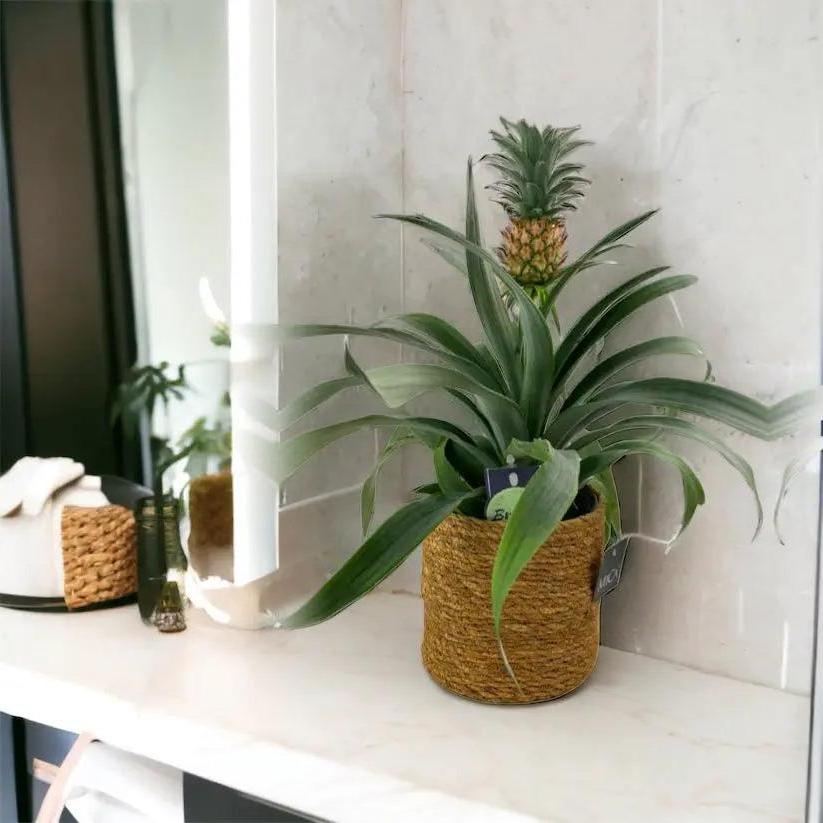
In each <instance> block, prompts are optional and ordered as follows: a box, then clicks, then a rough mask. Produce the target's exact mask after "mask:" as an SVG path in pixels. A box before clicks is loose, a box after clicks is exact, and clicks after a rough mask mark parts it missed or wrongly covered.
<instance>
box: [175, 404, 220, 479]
mask: <svg viewBox="0 0 823 823" xmlns="http://www.w3.org/2000/svg"><path fill="white" fill-rule="evenodd" d="M177 448H178V451H181V452H185V453H186V456H187V457H188V461H187V462H186V466H185V470H186V474H188V476H189V477H197V476H199V475H201V474H205V473H206V471H207V463H208V459H209V457H216V458H217V459H218V468H219V469H220V470H223V469H226V468H228V467H229V465H230V463H231V430H230V429H228V428H226V427H225V426H224V425H223V424H222V423H221V422H220V421H218V422H216V423H215V424H214V425H213V426H209V423H208V421H207V420H206V418H205V417H198V418H197V420H195V421H194V423H192V424H191V426H189V428H188V429H186V431H184V432H183V434H182V435H181V436H180V440H179V441H178V443H177Z"/></svg>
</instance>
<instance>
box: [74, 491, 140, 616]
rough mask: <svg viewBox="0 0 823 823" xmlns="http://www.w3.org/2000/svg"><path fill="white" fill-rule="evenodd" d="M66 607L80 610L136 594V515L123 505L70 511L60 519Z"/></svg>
mask: <svg viewBox="0 0 823 823" xmlns="http://www.w3.org/2000/svg"><path fill="white" fill-rule="evenodd" d="M61 532H62V537H63V591H64V597H65V600H66V606H68V608H69V609H80V608H83V607H85V606H92V605H95V604H97V603H103V602H105V601H107V600H117V599H119V598H121V597H126V596H128V595H131V594H134V593H135V592H136V591H137V538H136V532H135V525H134V515H133V514H132V513H131V511H129V510H128V509H127V508H125V507H124V506H100V507H98V508H86V507H83V506H66V507H65V508H64V509H63V516H62V520H61Z"/></svg>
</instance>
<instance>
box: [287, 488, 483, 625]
mask: <svg viewBox="0 0 823 823" xmlns="http://www.w3.org/2000/svg"><path fill="white" fill-rule="evenodd" d="M478 491H479V490H478ZM478 491H470V492H466V493H465V494H463V495H457V496H454V497H445V496H443V495H441V494H431V495H428V496H426V497H423V498H420V499H419V500H415V501H414V502H412V503H409V504H408V505H406V506H404V507H403V508H402V509H399V510H398V511H396V512H395V513H394V514H393V515H392V516H391V517H389V519H388V520H386V521H385V522H384V523H383V524H382V525H381V526H379V527H378V528H377V529H376V530H375V531H374V534H372V535H371V536H370V537H368V538H367V539H366V541H365V542H364V543H363V545H361V546H360V548H359V549H357V551H356V552H355V553H354V554H353V555H352V556H351V557H350V558H349V559H348V560H347V561H346V562H345V563H344V564H343V566H341V568H340V569H339V570H338V571H337V572H336V573H335V574H334V575H333V576H332V577H331V578H330V579H329V580H328V581H327V582H326V583H325V584H324V585H323V586H322V587H321V588H320V589H319V591H318V592H317V593H316V594H315V595H314V596H313V597H312V598H311V599H310V600H309V601H308V602H307V603H306V604H305V605H303V606H301V607H300V608H299V609H298V610H297V611H296V612H294V613H293V614H291V615H289V616H288V617H287V618H285V619H284V620H283V621H282V624H281V625H282V626H284V627H286V628H290V629H296V628H302V627H304V626H312V625H314V624H316V623H320V622H322V621H323V620H328V619H329V618H330V617H334V615H336V614H338V613H339V612H341V611H343V609H345V608H346V607H347V606H350V605H351V604H352V603H354V602H355V601H356V600H359V599H360V598H361V597H362V596H363V595H364V594H367V593H368V592H370V591H371V590H372V589H373V588H374V587H375V586H377V584H378V583H380V582H381V581H383V580H384V579H385V578H386V577H388V575H389V574H391V572H393V571H394V570H395V569H396V568H397V567H398V566H399V565H400V564H401V563H402V562H403V561H404V560H405V559H406V558H407V557H408V556H409V555H410V554H411V553H412V552H413V551H414V550H415V548H417V546H418V545H419V544H420V543H421V542H422V541H423V539H424V538H425V537H426V536H427V535H428V534H429V533H430V532H431V531H432V530H433V529H434V528H435V527H436V526H437V525H438V523H440V522H441V521H442V520H444V519H445V518H446V517H448V515H449V514H451V513H452V512H453V511H454V510H455V509H456V508H457V507H458V506H459V505H460V504H461V503H462V502H463V501H465V500H467V499H469V498H470V497H472V496H474V495H476V494H477V493H478Z"/></svg>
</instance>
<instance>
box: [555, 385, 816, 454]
mask: <svg viewBox="0 0 823 823" xmlns="http://www.w3.org/2000/svg"><path fill="white" fill-rule="evenodd" d="M818 400H819V393H818V392H803V393H801V394H795V395H792V396H791V397H787V398H786V399H785V400H781V401H780V402H779V403H775V404H774V405H772V406H767V405H765V404H764V403H760V402H759V401H757V400H754V399H753V398H751V397H747V396H746V395H745V394H740V393H739V392H735V391H732V390H731V389H727V388H724V387H722V386H717V385H714V384H712V383H704V382H701V381H698V380H685V379H682V378H675V377H652V378H648V379H646V380H635V381H631V382H626V383H618V384H617V385H615V386H609V387H608V388H605V389H602V390H600V391H598V392H596V393H595V394H594V395H592V399H591V402H592V403H615V402H620V403H643V404H648V405H653V406H663V407H666V408H670V409H676V410H678V411H683V412H690V413H692V414H696V415H699V416H701V417H708V418H710V419H713V420H717V421H718V422H720V423H724V424H726V425H728V426H731V427H732V428H735V429H738V430H739V431H742V432H746V433H747V434H751V435H753V436H754V437H759V438H761V439H763V440H775V439H777V438H779V437H783V436H785V435H786V434H788V433H789V432H790V431H791V430H792V429H793V428H794V427H795V426H796V425H797V424H798V423H799V422H800V421H801V420H802V419H803V418H804V417H806V416H808V415H809V412H810V411H811V410H812V409H813V408H814V407H815V405H816V403H817V402H818ZM558 419H559V418H558Z"/></svg>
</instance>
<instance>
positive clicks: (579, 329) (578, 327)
mask: <svg viewBox="0 0 823 823" xmlns="http://www.w3.org/2000/svg"><path fill="white" fill-rule="evenodd" d="M668 268H669V267H668V266H656V267H655V268H653V269H647V270H646V271H642V272H640V274H636V275H635V276H634V277H631V278H629V279H628V280H627V281H626V282H625V283H621V284H620V285H619V286H617V287H615V288H614V289H612V290H611V291H610V292H608V293H607V294H606V295H604V296H603V297H601V298H600V300H598V301H597V302H595V303H594V305H592V306H591V307H590V308H589V309H588V310H587V311H585V312H583V314H581V315H580V317H579V318H578V319H577V320H576V321H575V322H574V324H573V325H572V326H571V327H570V328H569V331H568V332H567V333H566V336H565V337H564V338H563V340H561V341H560V345H559V346H558V347H557V353H556V355H555V359H556V365H557V368H558V369H559V368H561V367H562V366H563V364H564V363H565V362H566V360H567V359H568V358H569V355H570V354H571V352H572V351H573V350H574V349H575V348H576V347H577V346H578V345H579V343H580V341H581V340H582V339H583V337H584V336H585V335H586V333H587V332H588V331H590V330H591V328H592V327H593V326H594V324H595V323H597V321H598V320H600V318H601V317H602V316H603V315H604V314H605V312H606V311H608V310H609V309H610V308H611V307H612V306H613V305H614V304H615V303H617V302H618V301H619V300H621V299H622V298H623V297H624V296H625V295H627V294H629V293H630V292H632V291H634V290H635V289H636V288H637V287H638V286H640V285H642V284H643V283H645V282H646V281H647V280H651V279H652V278H654V277H657V275H658V274H662V273H663V272H664V271H667V270H668Z"/></svg>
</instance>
